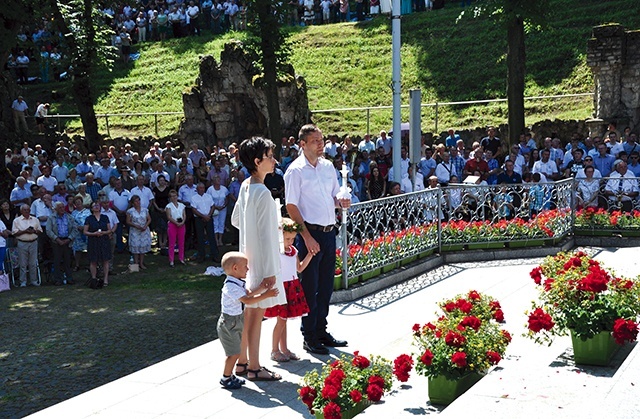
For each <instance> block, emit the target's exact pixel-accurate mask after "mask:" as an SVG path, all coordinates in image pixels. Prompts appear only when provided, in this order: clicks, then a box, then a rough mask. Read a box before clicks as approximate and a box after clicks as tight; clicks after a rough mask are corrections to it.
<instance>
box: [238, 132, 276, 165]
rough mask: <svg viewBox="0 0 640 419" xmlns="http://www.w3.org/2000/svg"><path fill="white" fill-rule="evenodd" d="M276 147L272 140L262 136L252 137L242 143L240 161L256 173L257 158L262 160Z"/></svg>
mask: <svg viewBox="0 0 640 419" xmlns="http://www.w3.org/2000/svg"><path fill="white" fill-rule="evenodd" d="M274 148H276V146H275V144H273V142H272V141H271V140H268V139H266V138H262V137H252V138H249V139H246V140H244V141H243V142H242V143H241V144H240V162H241V163H242V165H243V166H244V167H245V168H246V169H247V170H248V171H249V173H255V172H256V170H258V168H257V167H256V162H255V159H258V160H262V159H263V158H264V156H265V155H266V154H267V152H268V151H269V150H273V149H274Z"/></svg>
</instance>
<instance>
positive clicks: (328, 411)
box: [298, 351, 393, 419]
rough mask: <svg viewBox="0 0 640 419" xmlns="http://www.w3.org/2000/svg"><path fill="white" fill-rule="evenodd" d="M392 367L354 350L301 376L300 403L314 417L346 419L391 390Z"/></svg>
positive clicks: (385, 362)
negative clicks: (305, 406) (319, 368)
mask: <svg viewBox="0 0 640 419" xmlns="http://www.w3.org/2000/svg"><path fill="white" fill-rule="evenodd" d="M392 374H393V366H392V364H391V362H390V361H388V360H386V359H384V358H381V357H379V356H373V355H371V356H370V357H369V358H367V357H365V356H362V355H360V353H359V352H358V351H355V352H354V354H353V356H351V355H346V354H343V355H342V356H341V357H340V359H338V360H335V361H333V362H329V363H327V364H325V365H323V367H322V369H321V371H318V370H312V371H309V372H307V373H306V374H305V376H304V378H303V385H302V386H301V388H300V389H299V390H298V394H299V396H300V400H302V402H303V403H304V404H305V405H307V408H308V409H309V411H310V412H311V414H314V415H315V416H316V417H317V418H325V419H339V418H342V419H347V418H351V417H353V416H355V415H356V414H358V413H360V412H361V411H362V410H364V409H365V408H366V407H367V406H369V405H370V404H371V403H372V402H378V401H380V399H381V398H382V395H383V394H384V392H385V391H388V390H390V389H391V384H392Z"/></svg>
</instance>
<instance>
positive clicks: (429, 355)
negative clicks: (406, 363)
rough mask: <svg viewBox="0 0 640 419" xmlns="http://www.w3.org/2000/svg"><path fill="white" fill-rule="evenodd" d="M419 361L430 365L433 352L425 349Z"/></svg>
mask: <svg viewBox="0 0 640 419" xmlns="http://www.w3.org/2000/svg"><path fill="white" fill-rule="evenodd" d="M420 361H421V362H422V363H423V364H424V365H426V366H429V365H431V363H432V362H433V353H432V352H431V351H430V350H428V349H427V350H426V351H424V353H423V354H422V356H421V357H420Z"/></svg>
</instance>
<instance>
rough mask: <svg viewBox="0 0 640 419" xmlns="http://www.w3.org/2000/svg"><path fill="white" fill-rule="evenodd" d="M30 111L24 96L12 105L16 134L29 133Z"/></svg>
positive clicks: (19, 97)
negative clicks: (28, 119) (28, 118)
mask: <svg viewBox="0 0 640 419" xmlns="http://www.w3.org/2000/svg"><path fill="white" fill-rule="evenodd" d="M27 60H28V58H27ZM18 81H19V80H18ZM28 110H29V106H28V105H27V102H25V101H24V98H23V97H22V96H18V98H17V99H16V100H14V101H13V103H12V104H11V112H12V113H13V124H14V126H15V129H16V132H20V131H21V132H22V133H28V132H29V126H28V125H27V111H28Z"/></svg>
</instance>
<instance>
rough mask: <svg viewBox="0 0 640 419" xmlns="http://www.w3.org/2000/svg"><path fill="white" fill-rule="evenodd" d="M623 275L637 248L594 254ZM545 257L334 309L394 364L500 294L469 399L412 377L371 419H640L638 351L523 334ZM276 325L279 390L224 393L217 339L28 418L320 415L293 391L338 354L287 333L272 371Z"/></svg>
mask: <svg viewBox="0 0 640 419" xmlns="http://www.w3.org/2000/svg"><path fill="white" fill-rule="evenodd" d="M589 250H590V251H591V252H592V253H594V254H596V257H597V258H598V259H600V260H602V261H604V262H605V263H607V265H608V266H615V267H616V268H617V269H616V270H617V271H618V272H619V273H627V274H632V275H633V274H635V273H640V258H638V257H637V256H636V255H637V254H638V249H637V248H628V249H589ZM539 261H540V259H513V260H503V261H487V262H456V263H450V264H446V265H443V266H440V267H438V268H435V269H433V270H432V271H430V272H428V273H426V274H423V275H419V276H416V277H414V278H410V279H409V280H407V281H405V282H403V283H401V284H397V285H393V286H390V287H388V288H386V289H384V290H381V291H379V292H376V293H375V294H372V295H369V296H366V297H363V298H361V299H359V300H356V301H353V302H350V303H341V304H337V305H334V306H332V308H331V313H330V318H329V328H330V331H331V332H332V333H333V334H334V336H336V337H338V338H343V339H348V340H349V347H348V348H343V349H344V350H345V352H349V353H352V352H353V351H355V350H359V351H361V352H362V353H363V354H369V353H375V354H379V355H383V356H385V357H387V358H389V359H393V358H394V357H396V356H397V355H399V354H400V353H411V351H412V346H411V327H412V326H413V324H414V323H424V322H427V321H429V320H432V319H433V318H434V317H435V314H434V312H435V311H436V305H435V304H436V303H437V302H438V301H440V300H442V299H443V298H447V297H451V296H453V295H454V294H457V293H461V292H466V291H468V290H469V289H476V290H478V291H479V292H483V293H488V294H490V295H492V296H493V297H495V298H497V299H498V300H499V301H500V302H501V304H502V306H503V310H504V312H505V318H506V320H507V323H506V325H505V328H506V329H507V330H509V331H510V332H511V334H512V335H513V342H512V344H511V345H510V346H509V349H508V351H507V357H506V358H505V360H504V361H503V362H502V363H501V364H500V366H499V367H498V368H496V369H494V370H493V371H491V372H490V374H489V375H488V376H487V377H485V378H483V379H482V380H481V381H480V382H479V383H478V384H476V385H475V386H474V387H473V388H472V389H471V390H469V391H468V392H467V393H466V394H465V395H463V396H462V397H461V398H459V399H458V400H457V401H455V402H454V403H452V404H451V405H450V406H449V407H447V408H446V409H445V408H443V407H442V406H432V405H430V404H429V402H428V396H427V379H426V378H425V377H421V376H417V375H416V374H415V372H414V373H412V376H411V379H410V380H409V382H408V383H406V384H404V385H397V386H395V387H394V389H393V391H392V393H391V394H390V395H388V396H385V398H384V399H383V400H384V402H383V403H381V404H379V405H375V406H371V407H370V408H368V409H367V410H365V411H364V412H363V413H362V414H361V416H362V417H364V418H367V417H368V418H397V417H398V418H401V417H414V416H417V415H430V414H440V415H443V416H444V417H452V418H460V417H468V416H469V415H470V414H473V417H492V418H514V417H527V418H529V417H545V418H548V417H550V415H552V416H553V417H554V418H555V417H558V418H565V417H566V418H574V417H585V418H589V417H605V416H606V417H615V418H627V417H629V418H632V417H638V416H639V414H638V412H640V397H638V396H640V392H639V391H638V389H637V387H636V385H640V383H636V382H635V381H640V379H638V377H639V376H640V357H639V356H638V349H637V345H627V346H626V347H625V349H624V350H622V351H620V352H618V354H617V355H616V356H617V364H616V362H614V364H616V365H618V367H605V368H591V369H589V368H583V367H576V366H575V365H574V364H573V362H572V360H571V343H570V339H569V338H560V339H556V341H555V342H554V344H553V345H552V346H550V347H546V346H540V345H537V344H535V343H533V342H532V341H530V340H528V339H526V338H524V337H522V336H521V335H522V333H523V332H524V331H525V324H526V316H525V314H524V311H525V310H526V309H527V308H529V307H530V302H531V300H532V299H534V298H535V295H536V293H535V289H534V286H533V282H532V281H531V280H530V278H529V276H528V272H529V271H530V270H531V269H532V268H533V267H534V266H535V264H537V263H538V262H539ZM273 324H274V321H273V320H267V321H265V322H264V323H263V333H262V339H261V342H262V345H261V354H260V355H261V360H262V363H263V364H264V365H266V366H267V367H269V368H271V367H273V369H275V370H276V371H278V372H279V373H280V374H282V375H283V380H282V381H280V382H276V383H264V382H263V383H247V385H246V386H245V388H243V389H241V390H237V391H227V390H224V389H222V388H220V386H219V384H217V381H218V380H219V377H220V372H221V368H222V362H223V359H224V356H223V351H222V347H221V346H220V344H219V342H218V341H213V342H210V343H207V344H205V345H202V346H200V347H198V348H195V349H193V350H191V351H188V352H185V353H183V354H181V355H179V356H176V357H173V358H171V359H169V360H167V361H164V362H161V363H158V364H156V365H153V366H151V367H149V368H146V369H144V370H142V371H139V372H137V373H134V374H131V375H129V376H126V377H123V378H121V379H119V380H117V381H114V382H112V383H109V384H107V385H105V386H102V387H99V388H97V389H94V390H92V391H89V392H87V393H85V394H82V395H80V396H78V397H75V398H73V399H70V400H68V401H65V402H63V403H60V404H58V405H56V406H53V407H51V408H49V409H45V410H43V411H41V412H38V413H36V414H34V415H32V416H30V417H31V418H36V419H38V418H59V417H65V418H118V419H122V418H156V417H157V418H233V417H246V418H276V417H277V418H278V419H280V418H299V417H307V418H309V417H311V416H310V415H309V414H308V412H307V411H306V407H305V406H304V405H303V404H302V403H301V402H300V401H299V400H297V393H296V390H297V389H298V384H299V382H300V380H301V377H302V376H303V375H304V373H305V371H308V370H310V369H312V368H318V367H320V366H321V364H322V362H325V361H327V360H328V359H330V358H331V357H336V356H339V354H340V351H339V350H337V349H332V350H331V355H330V356H316V355H311V354H307V353H304V352H302V350H301V346H302V338H301V336H300V333H299V332H298V331H297V328H298V323H297V322H291V324H290V325H289V341H290V348H291V349H292V350H293V351H295V352H297V353H298V354H299V355H301V356H302V358H303V359H302V360H301V361H298V362H288V363H283V364H280V365H275V366H274V365H273V362H272V361H270V360H269V359H268V356H269V352H270V346H271V345H270V344H271V330H272V328H273Z"/></svg>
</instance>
